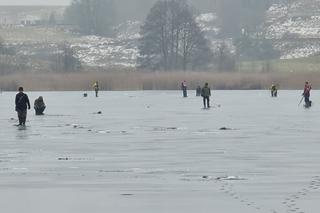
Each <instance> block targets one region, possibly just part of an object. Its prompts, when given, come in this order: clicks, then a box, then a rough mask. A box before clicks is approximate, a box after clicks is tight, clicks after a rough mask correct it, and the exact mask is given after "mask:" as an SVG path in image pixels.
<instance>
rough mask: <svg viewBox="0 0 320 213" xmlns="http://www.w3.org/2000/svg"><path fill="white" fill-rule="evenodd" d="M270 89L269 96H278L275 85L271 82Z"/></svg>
mask: <svg viewBox="0 0 320 213" xmlns="http://www.w3.org/2000/svg"><path fill="white" fill-rule="evenodd" d="M270 91H271V97H277V96H278V88H277V86H276V85H274V84H272V85H271V87H270Z"/></svg>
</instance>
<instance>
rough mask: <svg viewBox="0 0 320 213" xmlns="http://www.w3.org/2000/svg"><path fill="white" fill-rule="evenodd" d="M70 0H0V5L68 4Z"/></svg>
mask: <svg viewBox="0 0 320 213" xmlns="http://www.w3.org/2000/svg"><path fill="white" fill-rule="evenodd" d="M70 2H71V1H70V0H45V1H43V0H0V5H68V4H69V3H70Z"/></svg>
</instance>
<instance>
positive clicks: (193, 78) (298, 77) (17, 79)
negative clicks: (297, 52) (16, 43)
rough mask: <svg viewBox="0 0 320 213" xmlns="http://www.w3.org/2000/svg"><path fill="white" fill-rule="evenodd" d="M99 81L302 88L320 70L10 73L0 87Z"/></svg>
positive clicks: (86, 86) (163, 86) (155, 86)
mask: <svg viewBox="0 0 320 213" xmlns="http://www.w3.org/2000/svg"><path fill="white" fill-rule="evenodd" d="M96 80H98V81H99V83H100V87H101V89H102V90H176V89H180V83H181V82H182V81H183V80H186V81H187V83H188V88H189V89H194V88H195V87H196V86H198V85H203V84H204V83H205V82H208V83H209V85H210V86H211V88H212V89H267V88H269V87H270V85H271V84H272V83H276V84H279V85H280V88H281V89H301V87H302V86H303V84H304V82H305V81H306V80H309V81H310V82H311V83H312V85H313V87H314V88H317V87H319V86H320V73H316V72H312V73H311V72H310V73H302V72H298V73H210V72H165V73H164V72H152V73H151V72H148V73H144V72H138V71H117V72H116V71H113V72H110V71H108V72H107V71H104V72H102V71H101V72H98V71H92V72H82V73H69V74H54V73H51V74H50V73H49V74H13V75H6V76H2V77H0V88H1V89H2V90H9V91H10V90H11V91H15V90H17V87H18V86H20V85H21V86H23V87H25V89H26V90H28V91H88V90H91V89H92V84H93V82H94V81H96Z"/></svg>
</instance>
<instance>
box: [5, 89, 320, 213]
mask: <svg viewBox="0 0 320 213" xmlns="http://www.w3.org/2000/svg"><path fill="white" fill-rule="evenodd" d="M27 94H28V95H29V97H30V99H31V102H33V101H34V99H35V98H37V97H38V96H40V95H41V96H43V97H44V101H45V103H46V105H47V109H46V111H45V113H46V114H45V115H44V116H39V117H37V116H35V115H34V113H33V111H29V114H28V122H27V128H26V129H25V130H19V129H18V128H17V127H16V126H14V124H16V120H15V119H16V114H15V112H14V95H15V93H7V92H4V93H2V94H0V100H1V105H0V128H1V131H0V180H1V182H0V206H1V212H5V213H21V212H30V213H43V212H45V213H100V212H101V213H102V212H103V213H105V212H132V213H135V212H137V213H141V212H146V213H149V212H152V213H160V212H161V213H168V212H169V213H170V212H174V213H189V212H190V213H194V212H203V213H206V212H219V213H233V212H235V213H260V212H262V213H265V212H269V213H271V212H278V213H285V212H292V213H294V212H301V213H302V212H306V213H307V212H308V213H312V212H315V213H316V212H318V209H319V207H320V206H319V205H320V204H319V202H317V201H318V200H319V196H320V167H319V161H320V154H319V152H320V151H319V150H320V143H319V126H320V119H319V118H318V115H319V111H320V110H319V107H318V105H317V104H318V103H317V98H316V97H319V92H318V91H313V92H312V96H311V99H313V101H314V106H313V107H312V108H311V109H308V110H306V109H304V108H303V107H302V106H300V107H298V102H299V100H300V97H301V91H280V92H279V97H278V98H271V97H270V96H269V91H213V97H212V103H213V106H214V107H213V108H211V109H210V110H203V109H202V100H201V98H198V97H194V94H195V92H194V91H190V93H189V97H188V98H185V99H184V98H182V94H181V92H180V91H154V92H151V91H150V92H101V93H100V97H99V98H95V97H94V94H93V92H92V93H89V96H88V98H84V97H83V96H82V94H83V92H28V93H27ZM218 105H221V107H218ZM100 111H101V114H99V113H98V112H100ZM221 127H226V128H230V130H228V131H221V130H220V128H221Z"/></svg>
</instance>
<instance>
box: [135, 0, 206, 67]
mask: <svg viewBox="0 0 320 213" xmlns="http://www.w3.org/2000/svg"><path fill="white" fill-rule="evenodd" d="M140 34H141V39H140V45H139V52H140V57H139V58H138V64H139V65H140V67H141V68H143V69H151V70H165V71H169V70H187V69H189V70H192V69H196V68H197V69H200V68H205V67H206V66H207V65H208V64H209V63H210V62H211V60H212V52H211V49H210V47H209V42H208V40H207V39H206V38H205V36H204V34H203V32H202V30H201V29H200V27H199V26H198V24H197V23H196V20H195V15H194V13H193V10H192V8H191V7H190V6H189V5H188V4H187V2H186V1H183V0H162V1H158V2H156V3H155V5H154V6H153V7H152V8H151V10H150V12H149V14H148V16H147V18H146V20H145V23H144V25H143V26H142V27H141V32H140Z"/></svg>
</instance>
